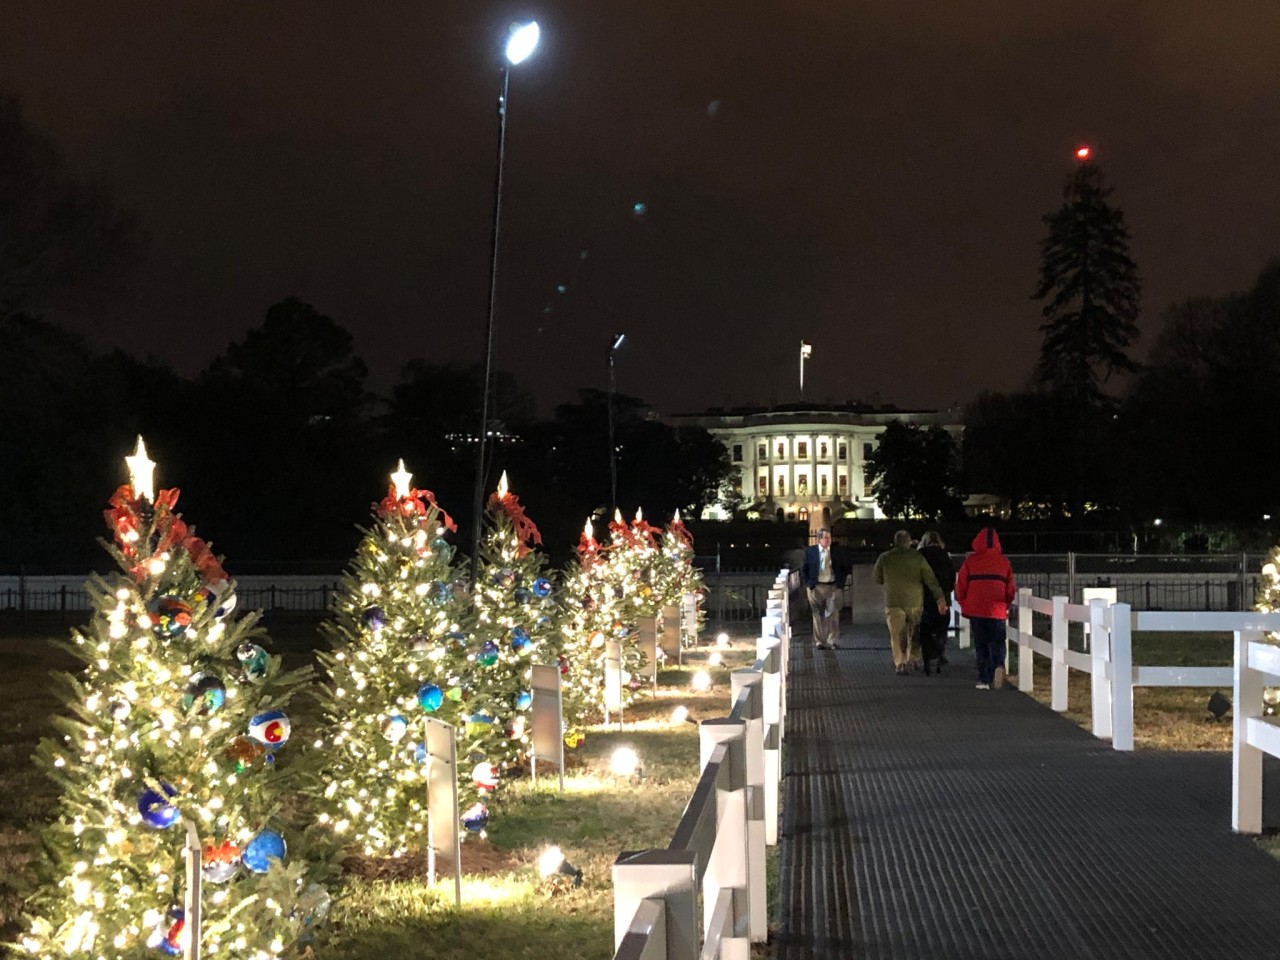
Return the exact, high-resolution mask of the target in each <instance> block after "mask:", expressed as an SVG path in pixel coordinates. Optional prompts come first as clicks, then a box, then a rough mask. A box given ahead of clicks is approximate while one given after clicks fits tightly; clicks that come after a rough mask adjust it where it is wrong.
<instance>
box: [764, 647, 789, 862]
mask: <svg viewBox="0 0 1280 960" xmlns="http://www.w3.org/2000/svg"><path fill="white" fill-rule="evenodd" d="M758 652H759V656H758V659H760V660H763V661H764V678H763V679H762V680H761V689H762V692H763V694H764V703H763V704H762V707H761V719H762V720H763V721H764V842H765V843H766V844H767V845H768V846H770V847H774V846H777V844H778V799H779V792H780V791H779V784H780V783H781V781H782V762H781V761H782V698H783V697H784V696H786V690H785V689H784V688H783V685H782V669H781V661H782V645H781V644H780V643H779V642H778V641H777V640H770V639H769V638H767V637H765V638H762V639H761V646H760V647H759V648H758Z"/></svg>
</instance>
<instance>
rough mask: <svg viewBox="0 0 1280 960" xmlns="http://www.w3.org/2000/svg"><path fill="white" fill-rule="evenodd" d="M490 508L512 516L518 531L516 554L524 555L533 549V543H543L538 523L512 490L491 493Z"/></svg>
mask: <svg viewBox="0 0 1280 960" xmlns="http://www.w3.org/2000/svg"><path fill="white" fill-rule="evenodd" d="M489 508H490V509H491V510H492V509H498V510H502V511H503V512H504V513H505V514H506V515H507V516H508V517H510V518H511V525H512V526H513V527H514V528H515V532H516V556H518V557H523V556H525V555H526V554H528V552H529V551H530V550H532V549H533V544H538V545H541V544H542V534H540V533H539V532H538V527H537V524H535V523H534V522H533V521H532V520H530V519H529V518H528V516H526V515H525V512H524V507H522V506H520V498H519V497H517V496H516V495H515V494H514V493H512V492H511V491H510V490H507V491H505V492H503V493H497V492H495V493H491V494H490V495H489Z"/></svg>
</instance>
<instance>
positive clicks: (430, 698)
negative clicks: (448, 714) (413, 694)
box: [418, 683, 444, 713]
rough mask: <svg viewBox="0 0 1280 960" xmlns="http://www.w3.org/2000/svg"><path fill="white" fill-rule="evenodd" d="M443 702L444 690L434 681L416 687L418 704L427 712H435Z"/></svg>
mask: <svg viewBox="0 0 1280 960" xmlns="http://www.w3.org/2000/svg"><path fill="white" fill-rule="evenodd" d="M442 703H444V691H443V690H441V689H440V688H439V687H438V686H436V685H435V684H434V683H424V684H423V685H422V686H420V687H419V688H418V706H420V707H421V708H422V709H423V710H425V711H427V713H435V712H436V711H437V710H439V709H440V704H442Z"/></svg>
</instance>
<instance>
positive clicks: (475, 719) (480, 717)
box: [467, 711, 493, 724]
mask: <svg viewBox="0 0 1280 960" xmlns="http://www.w3.org/2000/svg"><path fill="white" fill-rule="evenodd" d="M467 723H482V724H491V723H493V717H491V716H489V714H487V713H484V712H483V711H477V712H475V713H473V714H471V716H469V717H467Z"/></svg>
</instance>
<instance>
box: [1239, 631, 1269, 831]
mask: <svg viewBox="0 0 1280 960" xmlns="http://www.w3.org/2000/svg"><path fill="white" fill-rule="evenodd" d="M1261 639H1262V634H1260V633H1245V632H1243V631H1240V630H1237V631H1236V634H1235V648H1236V651H1235V652H1236V659H1235V677H1234V683H1233V684H1232V685H1233V687H1234V688H1235V689H1234V690H1233V691H1232V703H1231V708H1232V720H1231V728H1232V729H1231V829H1232V830H1234V831H1235V832H1236V833H1261V832H1262V750H1260V749H1259V748H1258V747H1254V746H1251V745H1250V744H1249V742H1248V733H1249V721H1250V720H1251V719H1253V718H1254V717H1261V716H1262V688H1263V686H1264V685H1265V684H1264V683H1263V675H1262V672H1261V671H1259V670H1255V669H1253V668H1252V667H1251V666H1249V643H1250V641H1252V640H1261Z"/></svg>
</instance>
